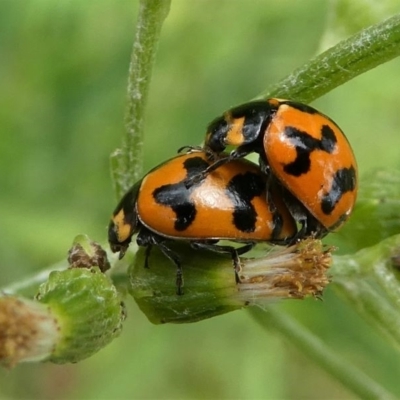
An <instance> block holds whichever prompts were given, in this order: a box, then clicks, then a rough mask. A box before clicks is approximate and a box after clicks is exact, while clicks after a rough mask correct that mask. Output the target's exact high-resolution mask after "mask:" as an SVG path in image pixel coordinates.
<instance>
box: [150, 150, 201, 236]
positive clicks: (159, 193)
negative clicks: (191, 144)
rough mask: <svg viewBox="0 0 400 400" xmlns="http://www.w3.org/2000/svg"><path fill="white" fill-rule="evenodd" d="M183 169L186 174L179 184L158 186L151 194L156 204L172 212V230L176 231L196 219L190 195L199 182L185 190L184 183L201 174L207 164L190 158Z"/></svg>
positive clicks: (199, 159)
mask: <svg viewBox="0 0 400 400" xmlns="http://www.w3.org/2000/svg"><path fill="white" fill-rule="evenodd" d="M183 167H184V168H185V169H186V172H187V174H186V177H185V178H184V179H182V181H181V182H178V183H173V184H169V185H163V186H160V187H159V188H157V189H155V190H154V192H153V197H154V199H155V201H156V202H157V203H159V204H162V205H164V206H168V207H170V208H171V209H172V210H173V211H174V213H175V215H176V220H175V225H174V228H175V229H176V230H177V231H184V230H185V229H187V228H188V227H189V226H190V225H191V223H192V222H193V221H194V219H195V218H196V213H197V211H196V205H195V204H194V203H193V201H192V200H191V199H190V195H191V193H192V192H193V190H195V189H196V188H197V187H198V186H199V185H201V182H200V183H198V184H193V185H192V186H190V188H187V187H186V185H185V181H186V179H188V178H191V177H192V176H196V175H198V174H200V173H201V172H203V171H204V170H205V169H206V168H207V167H208V163H207V162H206V161H205V160H203V159H202V158H201V157H191V158H188V159H187V160H185V162H184V163H183Z"/></svg>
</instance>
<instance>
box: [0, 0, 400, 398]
mask: <svg viewBox="0 0 400 400" xmlns="http://www.w3.org/2000/svg"><path fill="white" fill-rule="evenodd" d="M399 9H400V6H399ZM137 12H138V3H137V1H128V0H120V1H111V0H96V1H93V0H92V1H78V0H59V1H57V2H54V1H50V0H29V1H28V0H27V1H24V0H15V1H11V0H10V1H7V0H4V1H2V2H0V27H1V28H0V88H1V90H0V135H1V136H0V143H1V144H0V166H1V169H0V185H1V187H2V190H1V191H0V219H1V223H0V234H1V241H0V254H1V256H0V262H1V274H0V284H1V285H5V284H8V283H11V282H14V281H16V280H19V279H21V278H23V277H26V276H27V275H29V274H33V273H34V272H35V271H38V270H40V269H42V268H44V267H47V266H49V265H51V264H52V263H55V262H57V261H59V260H61V259H63V258H65V255H66V252H67V250H68V248H69V246H70V244H71V242H72V240H73V238H74V236H75V235H76V234H78V233H87V234H88V235H90V237H91V238H93V239H94V240H97V241H100V242H104V241H105V240H106V226H107V223H108V219H109V215H110V213H111V211H112V210H113V208H114V206H115V204H116V199H115V197H114V194H113V192H112V185H111V180H110V173H109V165H108V162H109V154H110V153H111V152H112V151H113V150H114V149H115V148H116V147H118V146H119V145H120V141H121V135H122V132H123V130H124V125H123V117H124V111H125V99H126V82H127V70H128V64H129V58H130V52H131V47H132V39H133V33H134V24H135V20H136V15H137ZM331 17H332V15H331V14H330V8H329V2H324V1H321V0H302V1H293V0H280V1H279V2H278V1H273V0H252V1H248V0H235V1H232V0H218V1H215V0H190V1H189V0H173V2H172V8H171V12H170V15H169V17H168V19H167V21H166V23H165V25H164V28H163V32H162V37H161V41H160V44H159V53H158V56H157V60H156V64H155V68H154V77H153V81H152V86H151V91H150V97H149V104H148V111H147V123H146V138H145V147H144V150H145V170H148V169H149V168H151V167H152V166H154V165H156V164H158V163H160V162H161V161H162V160H164V159H166V158H169V157H171V156H173V155H174V154H175V152H176V150H177V148H178V147H181V146H183V145H188V144H192V145H194V144H199V143H200V142H201V141H202V138H203V135H204V131H205V126H206V124H207V123H208V122H209V121H210V120H211V119H212V118H214V117H215V116H216V115H219V114H220V113H221V112H222V111H224V110H225V109H227V108H229V107H230V106H234V105H237V104H239V103H242V102H244V101H247V100H249V99H251V98H254V97H255V96H256V95H258V94H259V93H260V92H261V91H262V90H264V89H265V88H266V87H267V86H268V85H269V84H271V83H274V82H276V81H277V80H278V79H279V78H281V77H283V76H285V75H286V74H288V73H289V72H291V71H292V70H293V69H294V68H296V67H297V66H300V65H301V64H303V63H304V62H306V61H307V60H308V59H309V58H310V57H312V56H313V55H315V54H316V53H317V52H318V51H320V43H321V38H322V37H323V35H324V31H325V27H326V24H327V21H329V20H330V18H331ZM399 71H400V60H394V61H392V62H390V63H387V64H386V65H383V66H380V67H378V68H376V69H375V70H373V71H370V72H368V73H367V74H365V75H363V76H361V77H359V78H357V79H355V80H354V81H352V82H350V83H348V84H346V85H344V86H342V87H340V88H338V89H336V90H335V91H333V92H332V93H329V94H328V95H326V96H324V97H323V98H321V99H320V100H318V101H317V102H315V103H314V105H315V106H316V107H317V108H319V109H320V110H322V111H323V112H324V113H326V114H328V115H329V116H330V117H332V118H333V119H334V120H335V121H336V122H338V124H339V125H340V126H341V127H342V129H343V130H344V131H345V132H346V133H347V136H348V138H349V140H350V142H351V143H352V145H353V148H354V151H355V153H356V156H357V158H358V161H359V168H360V174H361V176H363V175H365V174H367V173H368V172H369V171H371V170H373V169H376V168H381V167H384V168H400V135H399V127H400V112H399V104H400V91H399V82H400V75H399ZM328 239H329V240H328V242H335V243H340V234H337V235H336V238H333V237H332V240H330V238H328ZM342 250H343V247H342ZM171 273H172V274H173V272H171ZM276 307H279V308H281V309H283V310H285V311H287V312H289V313H291V314H292V315H294V316H295V317H296V318H297V319H299V320H300V321H301V322H302V323H303V324H305V325H306V326H308V327H309V329H311V330H312V331H313V332H315V333H316V334H318V335H319V336H320V337H321V338H322V339H323V340H324V341H325V342H326V343H327V344H328V345H329V346H331V347H332V348H333V349H334V350H335V352H338V353H341V354H343V355H344V357H346V359H348V360H349V361H350V362H354V363H356V364H357V365H359V366H361V367H362V369H363V370H364V371H365V372H366V373H367V374H369V375H370V376H372V377H374V378H375V379H376V380H377V381H378V382H380V383H381V384H383V385H385V386H386V387H387V388H389V389H390V390H392V391H393V392H394V393H396V394H397V395H398V396H400V386H399V385H398V375H399V373H400V358H399V354H398V353H396V352H394V350H393V348H392V347H390V346H389V345H388V344H386V342H385V341H384V340H383V339H382V338H381V337H380V336H378V334H376V333H375V332H374V331H373V330H372V329H371V328H370V327H369V326H368V325H367V324H366V323H365V322H364V321H362V320H361V319H360V318H359V317H358V316H357V315H356V314H355V313H354V312H353V311H352V310H350V309H349V308H348V306H347V305H346V304H344V303H342V302H341V301H340V300H339V299H338V298H337V297H336V296H335V294H334V293H333V291H332V290H330V289H328V290H327V291H326V294H325V296H324V302H320V301H315V300H313V299H309V300H306V301H302V302H299V301H287V302H283V303H279V304H276ZM128 315H129V319H128V321H127V323H126V325H125V327H124V331H123V333H122V336H121V337H120V338H119V339H118V340H115V341H114V342H113V343H112V344H111V345H110V346H108V347H107V348H106V349H104V350H102V351H101V352H100V353H98V354H96V355H95V356H93V357H92V358H90V359H88V360H86V361H83V362H81V363H79V364H77V365H67V366H54V365H49V364H25V365H20V366H17V367H16V368H15V369H13V370H12V371H9V372H8V371H5V370H0V398H2V399H3V398H4V399H8V398H9V399H11V398H12V399H19V398H21V399H22V398H29V399H128V398H130V399H153V398H160V399H175V398H182V399H183V398H185V399H187V398H230V399H232V398H243V399H244V398H246V399H256V398H263V399H278V398H284V399H300V398H307V399H332V398H343V399H349V398H354V396H353V395H352V394H351V393H349V392H347V391H346V390H345V389H343V388H342V387H341V386H340V385H339V384H337V383H336V381H334V380H333V379H332V378H331V377H329V376H328V375H326V374H325V372H323V371H321V370H320V369H319V368H318V367H316V366H315V365H313V364H312V363H311V362H310V361H308V360H307V358H305V356H304V355H302V354H300V353H299V352H298V351H297V350H296V349H295V348H293V347H290V346H287V344H286V343H284V342H283V341H281V340H280V339H279V338H278V337H276V336H274V335H273V334H271V335H266V334H265V332H263V331H262V330H261V328H259V326H258V325H256V324H255V323H254V322H253V321H252V319H251V318H250V317H249V316H248V315H247V313H246V312H245V311H242V312H235V313H231V314H229V315H225V316H222V317H219V318H214V319H212V320H208V321H204V322H201V323H197V324H192V325H187V326H153V325H151V324H150V323H149V322H148V321H147V320H146V318H145V317H144V316H143V315H142V314H141V313H140V311H139V310H138V309H137V307H136V305H135V304H134V302H133V301H128Z"/></svg>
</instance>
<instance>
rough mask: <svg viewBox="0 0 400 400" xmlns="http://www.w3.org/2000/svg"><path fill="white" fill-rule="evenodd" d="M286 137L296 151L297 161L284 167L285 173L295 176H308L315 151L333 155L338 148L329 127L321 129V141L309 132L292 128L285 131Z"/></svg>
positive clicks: (325, 126)
mask: <svg viewBox="0 0 400 400" xmlns="http://www.w3.org/2000/svg"><path fill="white" fill-rule="evenodd" d="M285 136H286V137H287V138H288V139H290V141H291V142H292V144H293V145H294V146H295V149H296V159H295V160H294V161H292V162H291V163H289V164H286V165H284V167H283V169H284V171H285V172H286V173H287V174H289V175H293V176H300V175H302V174H306V173H307V172H308V171H309V170H310V165H311V161H310V154H311V153H312V152H313V151H315V150H322V151H325V152H326V153H332V152H333V150H334V149H335V146H336V142H337V141H336V136H335V133H334V132H333V130H332V129H331V128H330V127H329V126H328V125H323V126H322V127H321V139H315V138H314V137H312V136H310V135H309V134H308V133H307V132H303V131H300V130H298V129H296V128H293V127H291V126H289V127H287V128H286V129H285Z"/></svg>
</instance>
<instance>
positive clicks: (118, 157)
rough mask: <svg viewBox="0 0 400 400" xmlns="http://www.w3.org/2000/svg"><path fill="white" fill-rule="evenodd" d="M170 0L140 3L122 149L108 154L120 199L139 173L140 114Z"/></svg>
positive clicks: (141, 132) (141, 137)
mask: <svg viewBox="0 0 400 400" xmlns="http://www.w3.org/2000/svg"><path fill="white" fill-rule="evenodd" d="M170 3H171V1H170V0H140V6H139V15H138V20H137V25H136V33H135V41H134V44H133V49H132V55H131V61H130V66H129V78H128V96H127V97H128V101H127V111H126V117H125V126H126V131H125V135H124V138H123V143H122V148H121V149H117V150H116V151H115V152H114V153H113V154H112V155H111V174H112V177H113V181H114V189H115V193H116V195H117V198H120V197H121V196H122V195H123V194H124V193H125V192H126V191H127V190H128V189H129V188H130V187H131V186H132V185H133V184H134V183H135V182H136V181H137V180H138V179H139V178H140V177H141V176H142V172H143V165H142V164H143V154H142V152H143V133H144V115H145V109H146V103H147V97H148V92H149V87H150V80H151V74H152V68H153V64H154V59H155V54H156V51H157V45H158V42H159V37H160V33H161V27H162V24H163V22H164V20H165V18H166V17H167V15H168V12H169V8H170Z"/></svg>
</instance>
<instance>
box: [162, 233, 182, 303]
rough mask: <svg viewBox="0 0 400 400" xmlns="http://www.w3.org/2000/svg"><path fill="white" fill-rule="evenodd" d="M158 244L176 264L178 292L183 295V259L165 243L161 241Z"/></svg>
mask: <svg viewBox="0 0 400 400" xmlns="http://www.w3.org/2000/svg"><path fill="white" fill-rule="evenodd" d="M157 246H158V247H159V249H160V250H161V251H162V253H163V254H164V255H165V256H166V257H167V258H168V259H170V260H171V261H172V262H173V263H174V264H175V266H176V294H177V295H178V296H181V295H182V294H183V291H182V286H183V271H182V265H181V260H180V258H179V256H178V255H177V254H176V253H175V252H174V251H172V250H171V249H170V248H169V247H168V246H167V245H166V244H165V243H163V242H161V241H160V242H158V243H157Z"/></svg>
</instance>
